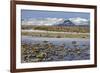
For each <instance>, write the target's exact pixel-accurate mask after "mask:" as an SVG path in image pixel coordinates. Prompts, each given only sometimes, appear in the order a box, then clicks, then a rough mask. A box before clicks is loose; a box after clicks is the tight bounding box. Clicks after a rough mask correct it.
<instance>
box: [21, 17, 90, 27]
mask: <svg viewBox="0 0 100 73" xmlns="http://www.w3.org/2000/svg"><path fill="white" fill-rule="evenodd" d="M21 21H22V25H37V26H41V25H45V26H74V25H79V26H81V25H83V26H84V25H86V26H87V25H88V26H89V25H90V21H89V19H86V18H81V17H75V18H67V19H66V18H30V19H22V20H21Z"/></svg>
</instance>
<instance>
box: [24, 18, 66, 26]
mask: <svg viewBox="0 0 100 73" xmlns="http://www.w3.org/2000/svg"><path fill="white" fill-rule="evenodd" d="M63 20H64V19H62V18H40V19H35V18H34V19H29V20H26V21H22V25H23V24H24V25H25V24H26V25H53V24H56V23H59V22H61V21H63Z"/></svg>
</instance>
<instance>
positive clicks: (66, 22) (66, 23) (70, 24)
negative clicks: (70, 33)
mask: <svg viewBox="0 0 100 73" xmlns="http://www.w3.org/2000/svg"><path fill="white" fill-rule="evenodd" d="M74 25H75V24H74V23H73V22H71V21H70V20H64V21H63V22H62V23H60V24H56V26H74Z"/></svg>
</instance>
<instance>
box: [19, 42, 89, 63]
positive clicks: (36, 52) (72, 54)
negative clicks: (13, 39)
mask: <svg viewBox="0 0 100 73" xmlns="http://www.w3.org/2000/svg"><path fill="white" fill-rule="evenodd" d="M71 44H72V46H73V47H66V43H63V44H62V45H55V44H53V43H51V42H49V41H42V42H39V43H34V44H25V43H23V44H22V45H21V61H22V63H25V62H45V61H64V60H87V59H89V58H90V55H89V53H87V51H89V46H87V45H83V48H80V47H79V45H78V43H77V42H76V41H73V42H72V43H71Z"/></svg>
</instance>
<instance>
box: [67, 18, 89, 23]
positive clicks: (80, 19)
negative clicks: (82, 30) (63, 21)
mask: <svg viewBox="0 0 100 73" xmlns="http://www.w3.org/2000/svg"><path fill="white" fill-rule="evenodd" d="M69 20H70V21H72V22H73V23H74V24H75V25H89V20H88V19H85V18H80V17H76V18H70V19H69Z"/></svg>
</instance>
